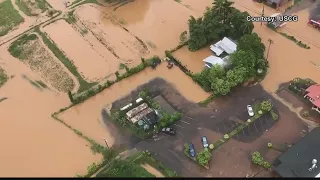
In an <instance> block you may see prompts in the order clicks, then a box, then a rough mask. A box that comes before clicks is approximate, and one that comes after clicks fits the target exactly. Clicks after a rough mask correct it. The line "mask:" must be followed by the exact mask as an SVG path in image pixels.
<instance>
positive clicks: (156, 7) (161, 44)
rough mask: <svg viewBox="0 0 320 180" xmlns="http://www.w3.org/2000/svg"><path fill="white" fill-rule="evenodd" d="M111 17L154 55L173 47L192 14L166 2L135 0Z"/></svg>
mask: <svg viewBox="0 0 320 180" xmlns="http://www.w3.org/2000/svg"><path fill="white" fill-rule="evenodd" d="M132 9H134V12H132ZM114 14H115V15H116V16H117V18H119V19H121V20H123V21H124V22H125V23H124V24H125V25H124V27H126V28H127V29H128V30H129V31H130V32H132V33H134V34H135V35H136V36H138V37H139V38H141V39H142V40H143V41H144V42H145V43H146V44H147V45H148V47H149V49H150V51H151V52H152V54H155V55H162V54H163V52H164V51H165V50H169V49H172V48H174V47H176V46H177V45H178V43H179V41H180V40H179V36H180V34H181V33H182V32H183V31H185V30H187V29H188V20H189V17H190V15H195V13H194V12H193V11H191V10H190V9H188V8H186V7H184V6H181V5H180V4H179V3H177V2H175V1H168V0H148V1H145V0H136V1H134V2H132V3H128V4H127V5H125V6H122V7H121V8H119V9H117V10H116V11H115V12H114ZM136 15H137V16H136Z"/></svg>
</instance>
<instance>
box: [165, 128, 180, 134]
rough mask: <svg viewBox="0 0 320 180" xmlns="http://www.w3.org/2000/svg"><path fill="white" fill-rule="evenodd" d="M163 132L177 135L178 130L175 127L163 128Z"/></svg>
mask: <svg viewBox="0 0 320 180" xmlns="http://www.w3.org/2000/svg"><path fill="white" fill-rule="evenodd" d="M161 132H163V133H166V134H168V135H175V134H176V131H175V130H174V129H173V128H162V129H161Z"/></svg>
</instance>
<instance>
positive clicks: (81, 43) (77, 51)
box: [44, 20, 110, 81]
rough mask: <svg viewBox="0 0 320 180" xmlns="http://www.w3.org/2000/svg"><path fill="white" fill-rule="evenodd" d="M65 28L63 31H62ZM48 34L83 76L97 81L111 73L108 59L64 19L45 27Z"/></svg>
mask: <svg viewBox="0 0 320 180" xmlns="http://www.w3.org/2000/svg"><path fill="white" fill-rule="evenodd" d="M62 30H63V31H62ZM44 31H45V32H46V33H47V34H48V36H49V37H50V38H51V39H52V40H53V41H54V42H55V43H56V44H57V46H58V47H59V49H61V50H63V51H64V52H65V54H66V56H68V57H69V59H71V60H72V61H73V63H74V65H75V66H76V67H77V69H78V72H79V73H80V74H81V75H82V77H83V78H85V79H87V80H89V81H97V80H99V79H102V78H104V77H106V76H108V75H109V74H110V68H109V67H108V63H107V59H104V58H103V56H102V55H101V54H99V52H97V51H96V50H95V49H94V47H92V46H91V45H90V44H89V43H88V42H87V41H85V39H83V38H82V36H81V34H80V33H79V32H78V31H76V30H75V29H73V28H72V26H71V25H70V24H68V23H67V22H66V21H64V20H59V21H56V22H54V23H52V24H50V25H48V26H46V27H45V28H44Z"/></svg>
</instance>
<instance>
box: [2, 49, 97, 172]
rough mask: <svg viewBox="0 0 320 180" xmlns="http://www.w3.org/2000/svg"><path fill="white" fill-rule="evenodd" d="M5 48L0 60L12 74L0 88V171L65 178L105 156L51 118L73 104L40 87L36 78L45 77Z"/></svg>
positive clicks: (9, 74)
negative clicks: (93, 151)
mask: <svg viewBox="0 0 320 180" xmlns="http://www.w3.org/2000/svg"><path fill="white" fill-rule="evenodd" d="M7 48H8V47H4V46H1V47H0V54H1V56H0V64H1V67H2V68H4V69H5V70H6V72H7V74H8V76H9V77H10V79H9V80H8V81H7V83H6V84H4V85H3V86H2V87H1V88H0V95H1V97H6V98H7V99H6V100H4V101H2V102H0V119H1V121H0V124H1V126H0V127H1V128H0V129H1V131H0V140H1V143H2V144H1V154H0V158H1V163H0V169H1V170H0V174H1V176H8V177H12V176H15V177H31V176H32V177H41V176H42V177H43V176H52V177H59V176H60V177H61V176H74V175H75V174H76V173H82V174H83V173H85V172H86V167H87V165H89V164H90V163H92V162H95V161H98V160H100V159H101V157H100V156H94V155H92V152H91V150H90V146H88V142H87V141H85V140H83V139H81V138H79V137H78V136H77V135H76V134H75V133H74V132H72V131H70V130H69V129H68V128H66V127H65V126H63V125H62V124H61V123H60V122H57V121H55V120H54V119H52V118H51V117H50V114H51V113H52V112H54V111H56V110H57V109H59V108H61V107H63V106H66V105H68V104H69V101H68V98H67V96H66V95H64V94H59V93H56V92H54V91H51V90H49V89H46V90H43V91H40V90H39V89H38V88H36V87H35V86H33V85H32V84H31V83H30V82H29V81H27V80H26V79H25V78H23V76H26V77H28V78H29V79H31V80H34V81H35V80H42V81H43V79H42V78H41V77H40V76H38V75H37V74H35V73H34V72H32V70H31V69H29V68H28V67H27V66H26V65H24V64H23V63H22V62H20V61H19V60H18V59H15V58H13V57H12V56H10V54H9V52H8V51H7Z"/></svg>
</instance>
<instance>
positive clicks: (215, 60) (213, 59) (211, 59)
mask: <svg viewBox="0 0 320 180" xmlns="http://www.w3.org/2000/svg"><path fill="white" fill-rule="evenodd" d="M203 61H204V62H206V63H209V64H212V65H215V64H218V65H220V66H224V65H225V64H226V62H225V61H224V60H223V59H221V58H219V57H217V56H213V55H211V56H209V57H207V58H205V59H204V60H203Z"/></svg>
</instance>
